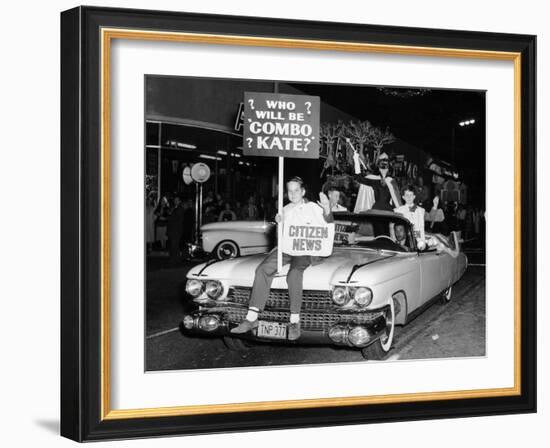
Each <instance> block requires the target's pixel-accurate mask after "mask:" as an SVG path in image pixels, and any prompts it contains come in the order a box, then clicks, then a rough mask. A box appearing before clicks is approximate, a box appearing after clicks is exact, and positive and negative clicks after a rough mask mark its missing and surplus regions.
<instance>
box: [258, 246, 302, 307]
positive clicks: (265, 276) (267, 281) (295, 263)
mask: <svg viewBox="0 0 550 448" xmlns="http://www.w3.org/2000/svg"><path fill="white" fill-rule="evenodd" d="M287 263H290V268H289V270H288V274H287V275H286V281H287V284H288V296H289V299H290V312H291V313H295V314H297V313H299V312H300V308H301V307H302V290H303V284H302V279H303V277H304V271H305V269H306V268H307V267H308V266H309V265H310V264H311V256H309V255H303V256H293V255H287V254H285V253H283V264H287ZM276 273H277V248H275V249H273V250H272V251H271V252H270V253H269V255H268V256H267V257H266V258H265V259H264V261H262V262H261V263H260V265H259V266H258V267H257V268H256V273H255V275H254V285H253V286H252V294H251V295H250V303H249V307H250V308H257V309H258V310H259V311H263V309H264V307H265V304H266V302H267V298H268V297H269V290H270V289H271V283H272V282H273V277H274V276H275V274H276Z"/></svg>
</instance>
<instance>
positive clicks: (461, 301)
mask: <svg viewBox="0 0 550 448" xmlns="http://www.w3.org/2000/svg"><path fill="white" fill-rule="evenodd" d="M471 255H475V254H471ZM471 255H470V256H469V258H470V262H471V263H472V264H473V265H470V266H469V267H468V269H467V271H466V273H465V274H464V276H463V277H462V279H461V280H460V281H459V282H458V283H456V284H455V285H454V287H453V296H452V300H451V302H450V303H448V304H443V303H441V302H439V301H438V302H435V303H434V304H433V305H432V306H430V307H429V308H428V309H427V310H426V311H424V312H423V313H422V314H420V315H419V316H418V317H417V318H416V319H414V320H413V321H411V322H409V323H408V324H407V325H405V326H404V327H401V326H399V327H396V330H395V337H394V347H393V349H392V351H391V352H390V356H389V359H390V360H410V359H429V358H453V357H472V356H484V355H485V339H486V338H485V266H484V265H483V264H482V263H473V261H484V260H481V259H480V260H477V259H476V257H475V256H471ZM472 259H474V260H473V261H472ZM195 264H196V263H191V262H184V263H181V264H178V265H176V266H173V265H170V264H167V263H162V262H159V261H158V260H157V261H156V262H153V263H149V262H148V266H149V267H150V268H151V270H149V272H148V273H147V307H146V310H147V315H146V335H147V336H146V370H148V371H156V370H181V369H207V368H220V367H245V366H268V365H289V364H294V365H296V364H316V363H334V362H358V361H362V362H364V361H365V360H364V358H363V356H362V355H361V352H360V351H359V350H354V349H350V348H341V347H323V346H287V345H279V344H276V343H256V344H252V345H251V346H250V347H249V349H248V350H245V351H242V352H236V351H231V350H229V349H227V347H226V346H225V344H224V342H223V340H222V339H221V338H204V337H189V336H184V335H183V334H181V332H180V331H179V328H178V325H179V323H180V321H181V319H182V315H183V306H184V303H183V300H184V288H185V281H186V279H185V275H186V273H187V271H188V270H189V269H190V268H191V267H192V266H193V265H195Z"/></svg>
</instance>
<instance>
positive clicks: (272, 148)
mask: <svg viewBox="0 0 550 448" xmlns="http://www.w3.org/2000/svg"><path fill="white" fill-rule="evenodd" d="M319 110H320V99H319V97H318V96H307V95H287V94H282V93H281V94H279V93H260V92H245V93H244V132H243V154H244V155H245V156H267V157H299V158H304V159H318V158H319Z"/></svg>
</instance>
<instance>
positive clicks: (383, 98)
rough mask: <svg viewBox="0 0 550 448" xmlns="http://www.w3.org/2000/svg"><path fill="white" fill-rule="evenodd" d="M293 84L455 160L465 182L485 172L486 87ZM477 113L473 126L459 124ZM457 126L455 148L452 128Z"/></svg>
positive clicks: (414, 143) (441, 156) (402, 137)
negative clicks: (476, 89) (467, 89)
mask: <svg viewBox="0 0 550 448" xmlns="http://www.w3.org/2000/svg"><path fill="white" fill-rule="evenodd" d="M292 85H293V86H294V87H296V88H298V89H300V90H302V91H304V92H305V93H307V94H309V95H319V96H321V97H322V99H323V101H325V102H326V103H328V104H330V105H332V106H334V107H337V108H338V109H340V110H343V111H345V112H347V113H349V114H351V115H354V116H356V117H358V118H359V119H361V120H369V121H370V122H371V123H372V124H374V125H376V126H379V127H381V128H385V127H387V126H389V128H390V131H391V132H392V133H393V134H394V135H395V136H396V137H398V138H400V139H402V140H404V141H406V142H408V143H410V144H412V145H414V146H416V147H418V148H419V149H422V150H424V151H426V152H428V153H430V154H432V155H433V156H435V157H438V158H440V159H442V160H444V161H446V162H449V163H452V162H453V159H454V162H455V165H456V167H457V168H458V170H459V171H460V172H461V174H462V175H463V176H464V180H466V181H467V182H468V181H470V182H469V183H471V182H472V181H475V180H476V179H477V180H478V181H479V178H480V177H481V178H483V179H484V177H485V92H484V91H466V90H451V89H430V90H427V89H414V88H410V89H408V88H395V87H384V88H382V87H365V86H350V85H337V84H333V85H326V84H325V85H320V84H296V83H292ZM468 119H474V120H476V122H475V123H474V124H473V125H470V126H464V127H461V126H459V122H460V121H463V120H468ZM453 127H454V129H455V154H454V157H453V154H452V152H453V151H452V149H451V148H452V131H453Z"/></svg>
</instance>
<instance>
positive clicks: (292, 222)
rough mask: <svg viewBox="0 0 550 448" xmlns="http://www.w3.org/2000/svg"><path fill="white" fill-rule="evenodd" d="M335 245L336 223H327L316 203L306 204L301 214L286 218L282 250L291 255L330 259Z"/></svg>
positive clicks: (293, 214)
mask: <svg viewBox="0 0 550 448" xmlns="http://www.w3.org/2000/svg"><path fill="white" fill-rule="evenodd" d="M333 243H334V223H327V222H325V220H324V218H323V210H322V209H321V207H320V206H318V205H316V204H315V203H312V202H309V203H307V204H304V210H303V211H302V212H301V213H292V214H289V216H288V217H287V216H285V219H284V225H283V243H282V250H283V252H284V253H285V254H289V255H315V256H318V257H328V256H329V255H330V254H332V245H333Z"/></svg>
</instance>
